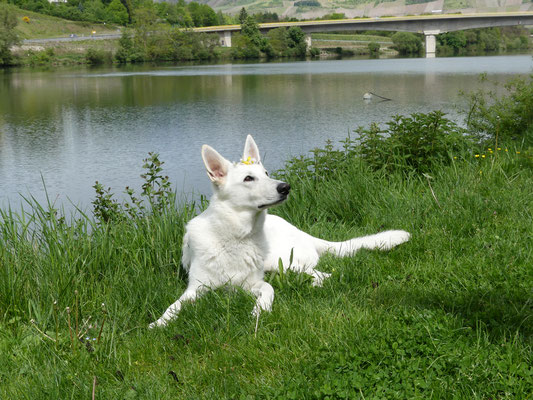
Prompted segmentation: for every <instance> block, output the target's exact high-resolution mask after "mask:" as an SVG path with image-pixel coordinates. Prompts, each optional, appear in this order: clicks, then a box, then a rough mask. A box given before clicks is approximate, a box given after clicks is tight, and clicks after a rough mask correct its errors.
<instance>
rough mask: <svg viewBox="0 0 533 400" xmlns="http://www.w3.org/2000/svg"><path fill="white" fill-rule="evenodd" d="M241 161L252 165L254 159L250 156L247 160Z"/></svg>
mask: <svg viewBox="0 0 533 400" xmlns="http://www.w3.org/2000/svg"><path fill="white" fill-rule="evenodd" d="M241 163H242V164H246V165H252V164H253V163H254V160H252V158H251V157H248V158H247V159H246V160H241Z"/></svg>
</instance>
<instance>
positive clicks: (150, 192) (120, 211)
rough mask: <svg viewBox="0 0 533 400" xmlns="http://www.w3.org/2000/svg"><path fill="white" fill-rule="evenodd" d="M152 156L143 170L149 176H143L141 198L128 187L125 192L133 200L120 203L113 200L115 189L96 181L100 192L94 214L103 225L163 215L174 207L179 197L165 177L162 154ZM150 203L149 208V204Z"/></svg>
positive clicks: (146, 161)
mask: <svg viewBox="0 0 533 400" xmlns="http://www.w3.org/2000/svg"><path fill="white" fill-rule="evenodd" d="M148 155H149V157H148V158H146V159H144V164H143V168H144V169H145V171H146V172H145V173H143V174H142V175H141V178H143V179H144V183H143V184H142V192H141V194H140V197H137V196H136V194H135V190H134V189H132V188H130V187H129V186H126V189H125V193H126V194H127V195H128V197H129V201H124V202H122V203H119V202H118V201H117V200H116V199H114V198H113V196H114V195H113V193H112V192H111V188H108V189H105V187H104V186H103V185H102V184H100V183H98V182H96V183H95V185H94V186H93V188H94V189H95V191H96V198H95V200H94V201H93V202H92V204H93V214H94V216H95V218H96V219H97V221H99V222H100V223H109V222H118V221H123V220H125V219H127V218H133V219H137V218H142V217H144V216H146V214H147V213H148V212H151V213H163V212H165V211H166V210H167V209H168V207H169V206H170V205H171V204H173V201H174V198H175V195H174V193H173V191H172V189H171V184H170V182H169V179H168V176H166V175H163V174H162V171H163V168H162V166H163V164H164V162H163V161H161V160H160V159H159V154H157V153H152V152H150V153H148ZM145 204H147V205H145Z"/></svg>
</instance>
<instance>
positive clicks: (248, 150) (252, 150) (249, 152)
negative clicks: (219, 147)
mask: <svg viewBox="0 0 533 400" xmlns="http://www.w3.org/2000/svg"><path fill="white" fill-rule="evenodd" d="M248 158H250V159H251V160H253V161H255V162H261V156H260V155H259V149H258V148H257V145H256V144H255V142H254V139H253V138H252V135H248V136H247V137H246V143H245V144H244V153H243V155H242V159H243V160H248Z"/></svg>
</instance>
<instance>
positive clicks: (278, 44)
mask: <svg viewBox="0 0 533 400" xmlns="http://www.w3.org/2000/svg"><path fill="white" fill-rule="evenodd" d="M306 54H307V43H306V41H305V33H304V32H303V31H302V29H301V28H300V27H296V26H292V27H290V28H288V29H287V28H285V27H282V28H276V29H272V30H270V31H269V32H268V33H267V35H266V36H265V35H263V34H261V32H260V31H259V26H258V24H257V22H256V21H255V18H254V17H251V16H246V18H245V19H244V22H243V23H242V24H241V32H240V33H236V34H234V35H233V39H232V56H233V57H234V58H258V57H260V56H262V55H264V56H266V57H270V58H272V57H305V55H306Z"/></svg>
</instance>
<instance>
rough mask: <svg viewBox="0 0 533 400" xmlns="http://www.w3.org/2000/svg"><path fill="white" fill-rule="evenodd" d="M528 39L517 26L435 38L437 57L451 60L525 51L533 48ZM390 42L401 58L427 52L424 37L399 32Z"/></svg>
mask: <svg viewBox="0 0 533 400" xmlns="http://www.w3.org/2000/svg"><path fill="white" fill-rule="evenodd" d="M529 36H530V32H529V31H528V30H527V29H525V28H524V27H518V26H516V27H503V28H499V27H495V28H479V29H468V30H464V31H456V32H448V33H441V34H439V35H437V36H436V39H437V54H439V55H443V56H449V55H466V54H479V53H483V52H498V51H500V50H525V49H528V48H529V47H530V45H531V40H530V38H529ZM391 39H392V42H393V43H394V47H395V48H396V50H397V51H398V52H399V53H400V54H402V55H409V54H411V55H416V54H420V53H421V52H422V51H423V49H424V36H423V35H421V34H415V33H410V32H396V33H394V34H392V35H391Z"/></svg>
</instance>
